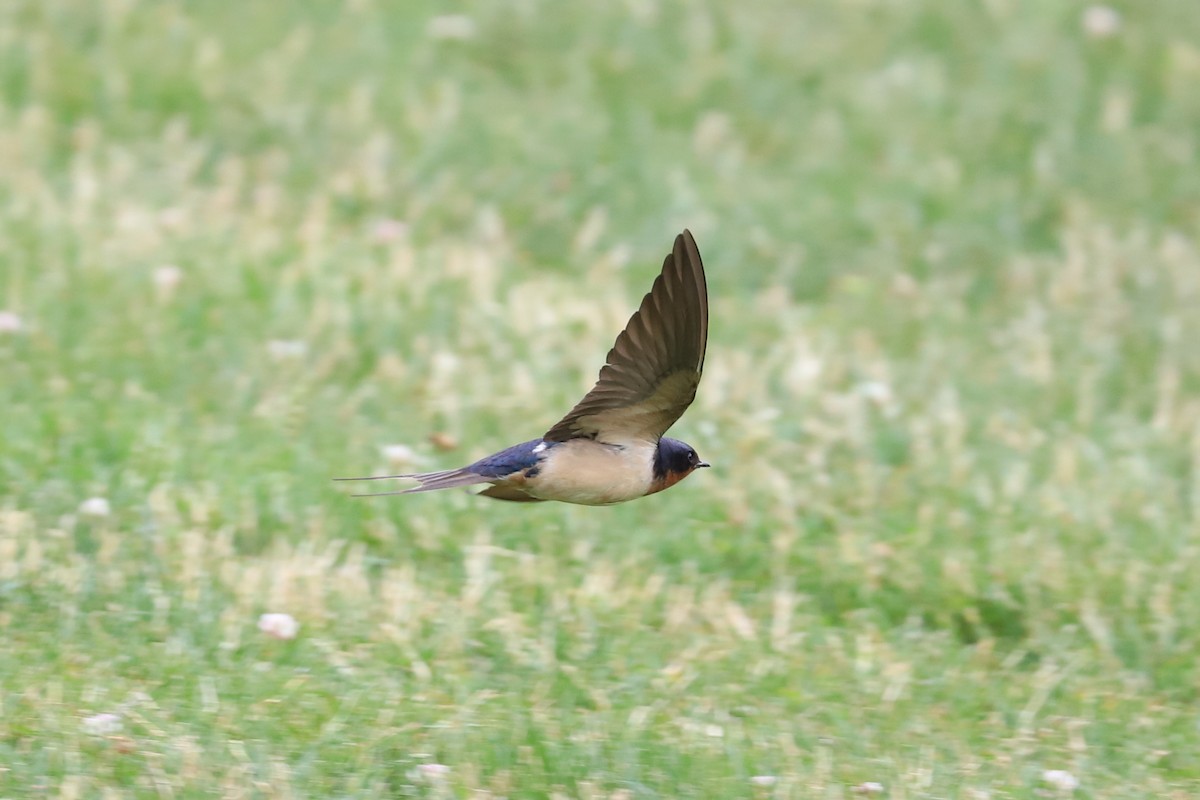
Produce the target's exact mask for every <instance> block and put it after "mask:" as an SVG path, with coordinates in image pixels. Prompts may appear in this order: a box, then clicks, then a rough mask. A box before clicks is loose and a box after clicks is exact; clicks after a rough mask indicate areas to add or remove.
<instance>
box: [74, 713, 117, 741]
mask: <svg viewBox="0 0 1200 800" xmlns="http://www.w3.org/2000/svg"><path fill="white" fill-rule="evenodd" d="M119 730H121V718H120V717H119V716H117V715H116V714H109V713H103V714H93V715H92V716H90V717H84V719H83V731H84V733H89V734H91V735H92V736H109V735H111V734H114V733H116V732H117V731H119Z"/></svg>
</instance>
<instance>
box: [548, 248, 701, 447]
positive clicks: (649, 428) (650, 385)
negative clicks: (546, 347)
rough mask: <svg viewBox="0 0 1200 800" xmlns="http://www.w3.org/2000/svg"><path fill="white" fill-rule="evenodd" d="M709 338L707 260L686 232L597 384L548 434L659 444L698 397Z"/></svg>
mask: <svg viewBox="0 0 1200 800" xmlns="http://www.w3.org/2000/svg"><path fill="white" fill-rule="evenodd" d="M707 342H708V288H707V286H706V284H705V282H704V264H703V263H702V262H701V261H700V251H699V250H697V249H696V240H695V239H693V238H692V234H691V232H690V231H687V230H685V231H684V232H683V233H681V234H679V235H678V236H676V237H675V248H674V249H673V250H672V251H671V254H670V255H669V256H667V259H666V261H664V262H663V268H662V273H661V274H660V275H659V276H658V278H656V279H655V281H654V286H653V287H652V288H651V289H650V293H649V294H647V295H646V296H645V297H644V298H642V305H641V307H640V308H638V310H637V312H636V313H635V314H634V315H633V316H632V317H630V318H629V322H628V323H626V325H625V330H623V331H621V335H620V336H618V337H617V341H616V343H615V344H613V347H612V350H610V351H609V352H608V358H607V359H606V363H605V365H604V366H603V367H602V368H601V369H600V379H599V380H598V381H597V382H596V385H595V386H594V387H592V390H591V391H590V392H588V393H587V394H586V395H585V396H584V398H583V399H582V400H580V401H579V403H578V404H576V406H575V407H574V408H573V409H571V413H569V414H567V415H566V416H565V417H563V418H562V420H561V421H559V423H558V424H557V425H555V426H554V427H553V428H551V429H550V430H549V431H548V432H547V433H546V435H545V436H544V437H543V438H544V439H545V440H546V441H550V442H564V441H567V440H568V439H578V438H588V439H598V440H600V441H613V442H616V441H627V440H631V439H633V440H645V441H658V439H659V438H661V437H662V435H663V434H664V433H666V431H667V429H668V428H670V427H671V426H672V425H673V424H675V421H676V420H677V419H679V418H680V417H681V416H683V412H684V411H686V410H687V407H688V406H689V405H691V403H692V400H693V399H694V398H695V396H696V387H697V386H699V385H700V373H701V371H702V370H703V368H704V349H705V346H706V344H707Z"/></svg>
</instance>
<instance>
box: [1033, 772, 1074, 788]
mask: <svg viewBox="0 0 1200 800" xmlns="http://www.w3.org/2000/svg"><path fill="white" fill-rule="evenodd" d="M1042 780H1044V781H1045V782H1046V783H1048V784H1050V785H1051V786H1053V787H1054V788H1055V789H1058V790H1059V791H1061V792H1073V791H1075V790H1076V789H1078V788H1079V779H1078V778H1076V777H1075V776H1074V775H1072V774H1071V773H1069V772H1067V771H1066V770H1065V769H1048V770H1046V771H1045V772H1043V773H1042Z"/></svg>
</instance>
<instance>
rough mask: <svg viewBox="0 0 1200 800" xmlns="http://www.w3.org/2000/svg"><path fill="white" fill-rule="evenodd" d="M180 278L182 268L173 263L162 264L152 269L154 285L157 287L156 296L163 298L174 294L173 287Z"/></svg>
mask: <svg viewBox="0 0 1200 800" xmlns="http://www.w3.org/2000/svg"><path fill="white" fill-rule="evenodd" d="M182 280H183V270H181V269H180V268H179V267H177V266H175V265H174V264H163V265H162V266H161V267H158V268H157V269H155V270H154V286H155V288H157V289H158V296H159V297H160V298H162V299H163V300H166V299H167V298H169V297H170V296H171V295H172V294H174V292H175V287H176V286H178V285H179V282H180V281H182Z"/></svg>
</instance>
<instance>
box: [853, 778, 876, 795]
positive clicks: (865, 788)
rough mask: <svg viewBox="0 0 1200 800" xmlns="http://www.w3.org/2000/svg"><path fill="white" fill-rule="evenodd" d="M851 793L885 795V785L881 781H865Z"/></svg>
mask: <svg viewBox="0 0 1200 800" xmlns="http://www.w3.org/2000/svg"><path fill="white" fill-rule="evenodd" d="M851 791H852V792H854V793H855V794H883V784H882V783H880V782H879V781H863V782H862V783H860V784H859V785H858V786H855V787H854V788H853V789H851Z"/></svg>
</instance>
